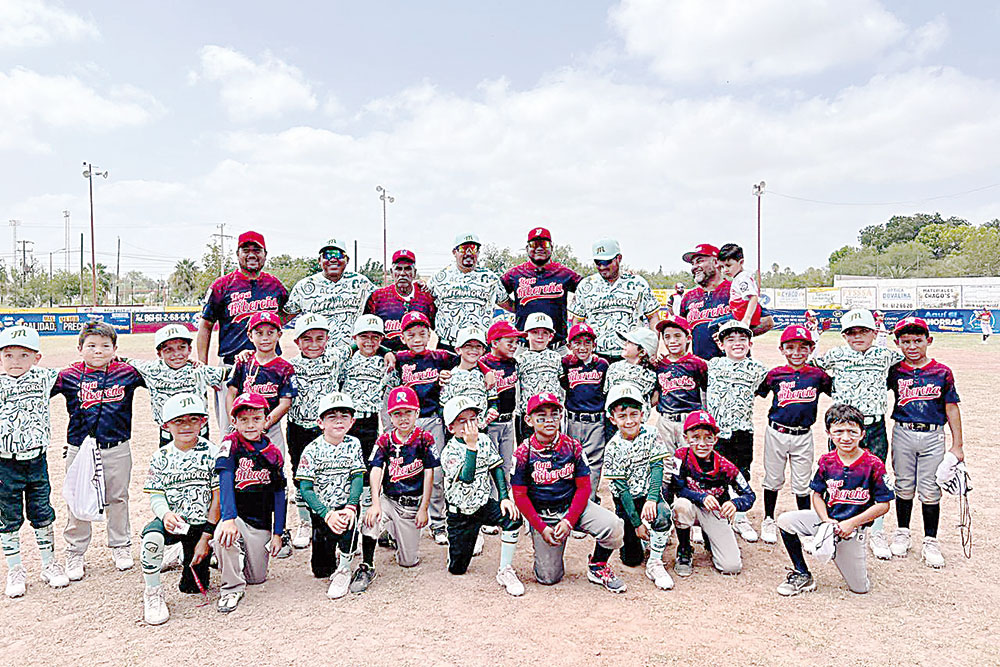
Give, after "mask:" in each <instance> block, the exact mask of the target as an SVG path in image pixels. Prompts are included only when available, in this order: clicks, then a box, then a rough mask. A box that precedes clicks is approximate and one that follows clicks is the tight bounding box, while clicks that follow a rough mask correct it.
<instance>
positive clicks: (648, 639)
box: [0, 333, 1000, 666]
mask: <svg viewBox="0 0 1000 667" xmlns="http://www.w3.org/2000/svg"><path fill="white" fill-rule="evenodd" d="M839 343H840V336H839V335H838V334H835V333H827V334H825V335H824V336H823V338H822V340H821V342H820V349H821V350H825V349H827V348H829V347H832V346H834V345H836V344H839ZM992 343H993V344H991V345H989V346H985V347H984V346H982V345H980V344H979V339H978V337H976V336H955V335H952V336H944V335H942V336H939V337H938V338H937V340H936V341H935V343H934V345H933V347H932V351H933V352H934V353H935V354H936V355H937V356H938V358H940V359H941V360H942V361H943V362H945V363H947V364H948V365H950V366H951V367H952V368H953V369H954V370H955V374H956V377H957V381H958V388H959V392H960V394H961V397H962V399H963V402H962V411H963V416H964V420H965V440H966V451H967V453H968V463H969V468H970V471H971V475H972V477H973V482H974V486H975V490H974V492H973V493H972V495H971V497H972V512H973V531H974V551H973V555H972V559H971V560H966V558H965V557H964V556H963V555H962V553H961V546H960V543H959V536H958V530H957V528H956V523H957V519H958V511H957V503H956V500H955V498H954V497H951V496H946V498H945V500H944V502H943V508H942V517H941V530H940V537H941V543H942V548H943V551H944V554H945V557H946V559H947V567H946V568H945V569H943V570H940V571H933V570H931V569H929V568H927V567H925V566H924V565H923V564H922V563H921V562H920V561H919V559H918V557H919V547H917V553H916V554H914V553H913V552H912V551H911V555H910V557H909V558H907V559H898V560H893V561H889V562H881V561H878V562H876V561H875V560H874V559H873V558H871V557H870V555H869V572H870V576H871V580H872V584H873V588H872V592H871V593H869V594H867V595H854V594H852V593H850V592H849V591H848V590H847V588H846V586H845V585H844V584H843V581H842V580H841V578H840V576H839V574H838V573H837V571H836V568H835V567H834V566H833V565H832V564H827V565H822V566H817V567H815V568H814V575H815V576H816V579H817V582H818V584H819V588H818V590H817V591H816V592H814V593H811V594H807V595H802V596H799V597H796V598H793V599H785V598H782V597H780V596H779V595H778V594H777V593H775V587H776V586H777V585H778V584H779V583H780V582H781V581H782V580H783V578H784V574H785V568H786V566H787V565H788V561H787V558H786V556H785V553H784V549H783V548H782V547H781V545H780V544H779V545H775V546H767V545H764V544H763V543H760V542H758V543H757V544H753V545H747V544H745V543H741V548H742V551H743V559H744V568H743V573H742V574H740V575H739V576H736V577H726V576H722V575H720V574H718V573H716V572H715V571H714V570H713V568H712V567H711V563H710V561H709V559H708V555H707V554H706V553H705V552H704V550H702V549H700V548H699V549H696V556H695V568H696V569H695V574H694V576H692V577H690V578H687V579H679V578H677V577H675V581H676V582H677V585H676V588H675V589H674V590H672V591H658V590H656V589H655V588H654V587H653V585H652V583H651V582H649V581H648V580H647V579H646V578H645V576H644V570H643V568H626V567H624V566H622V565H621V563H620V562H619V561H618V559H617V555H616V556H615V558H614V559H613V561H612V565H613V566H614V567H615V568H616V570H617V571H619V572H620V574H621V576H622V577H624V579H625V581H626V582H627V584H628V592H627V593H625V594H623V595H612V594H610V593H606V592H604V591H603V590H601V589H599V588H598V587H596V586H594V585H593V584H590V583H588V582H587V579H586V574H585V567H586V558H587V555H588V554H589V552H590V551H591V550H592V549H593V540H590V539H587V540H570V544H569V547H568V549H567V567H566V570H567V575H566V578H565V579H564V581H563V582H561V583H560V584H558V585H556V586H552V587H543V586H540V585H539V584H537V583H535V582H534V580H533V579H532V576H531V572H532V570H531V558H532V552H531V542H530V539H529V538H528V537H527V536H526V535H522V537H521V541H520V544H519V549H518V552H517V555H516V557H515V561H514V565H515V569H516V570H517V572H518V575H519V576H520V577H521V580H522V581H524V582H525V585H526V588H527V592H526V594H525V595H524V596H523V597H521V598H511V597H509V596H507V595H506V594H505V593H504V592H503V591H502V589H500V588H499V587H498V586H497V585H496V583H495V581H494V579H493V575H494V573H495V571H496V566H497V559H498V557H499V546H500V545H499V539H498V537H492V538H489V539H488V541H487V546H486V550H485V552H484V553H483V555H482V556H480V557H478V558H475V559H474V560H473V563H472V566H471V568H470V570H469V572H468V574H467V575H465V576H462V577H454V576H451V575H449V574H448V573H447V571H446V569H445V559H446V550H445V549H444V548H442V547H439V546H436V545H435V544H434V543H433V541H431V540H430V539H425V540H424V541H423V543H422V544H421V555H422V558H423V562H422V563H421V565H420V566H419V567H417V568H414V569H412V570H402V569H401V568H399V567H398V566H396V565H395V563H394V562H393V560H392V555H391V553H390V552H388V551H385V550H382V549H380V550H379V551H378V553H377V554H376V567H377V570H378V574H379V576H378V578H377V579H376V581H375V582H374V584H373V585H372V587H371V588H370V589H369V591H368V592H367V593H365V594H364V595H361V596H349V597H347V598H344V599H342V600H339V601H331V600H328V599H327V598H326V586H327V584H326V582H325V581H318V580H316V579H314V578H313V577H312V575H311V573H310V571H309V565H308V551H296V552H295V554H294V556H293V557H292V558H290V559H288V560H280V561H279V560H272V566H271V570H270V575H269V576H270V578H269V580H268V581H267V582H266V583H264V584H263V585H261V586H255V587H251V588H250V589H249V591H248V594H247V596H246V598H244V601H243V602H242V604H241V605H240V607H239V609H238V610H237V611H236V612H235V613H233V614H230V615H223V614H219V613H218V612H216V611H215V601H216V599H217V597H218V585H219V581H218V573H217V572H216V571H213V575H212V588H211V590H210V595H211V602H210V604H209V605H208V606H198V605H199V603H200V602H201V599H200V597H199V596H187V595H183V594H181V593H179V592H178V591H177V589H176V585H177V581H178V579H179V574H178V572H176V571H174V572H169V573H166V574H164V585H165V587H166V589H167V591H168V593H167V603H168V605H169V607H170V612H171V619H170V621H169V622H168V623H167V624H166V625H163V626H160V627H149V626H146V625H145V623H144V622H143V621H142V574H141V571H140V569H139V567H138V548H137V546H136V547H135V548H134V553H135V556H136V559H137V565H136V568H135V569H133V570H131V571H128V572H124V573H120V572H117V571H115V569H114V567H113V565H112V562H111V558H110V552H109V551H108V550H107V548H106V541H105V535H104V532H103V530H102V528H103V527H102V526H98V530H96V531H95V538H94V542H93V544H92V546H91V549H90V551H89V552H88V554H87V558H88V567H87V576H86V577H85V578H84V579H83V581H80V582H77V583H73V584H71V585H70V587H69V588H67V589H62V590H51V589H49V588H48V587H47V586H45V585H44V584H43V583H42V582H41V580H40V578H39V574H38V573H39V568H40V564H39V560H38V554H37V550H36V549H35V545H34V537H33V536H32V534H31V532H30V528H29V527H28V526H25V528H24V529H23V532H22V551H23V553H24V561H25V565H26V567H27V568H28V572H29V587H28V592H27V595H26V596H25V597H23V598H20V599H16V600H9V599H7V598H6V597H0V619H2V620H0V656H2V659H0V660H2V662H3V663H6V664H20V665H29V664H31V665H33V664H60V665H61V664H71V663H74V664H80V663H82V664H150V663H159V664H174V665H179V664H188V663H197V664H213V665H214V664H224V663H231V662H235V661H240V662H243V663H245V664H253V663H260V664H274V665H284V664H309V663H312V664H323V663H329V662H333V661H334V660H336V661H337V662H339V663H341V664H357V663H361V662H366V663H370V664H393V665H400V666H402V665H417V664H436V665H479V664H503V665H512V664H517V663H520V662H536V663H549V664H623V665H624V664H627V665H631V666H635V665H673V664H700V665H728V664H746V665H809V664H815V665H838V666H843V665H866V664H880V665H913V664H931V663H933V664H936V665H974V664H998V663H1000V648H998V647H997V644H996V642H995V641H994V640H993V637H992V635H993V632H994V628H993V627H991V626H992V625H993V623H992V622H990V621H989V619H990V618H994V619H995V618H996V617H995V616H994V614H996V609H997V608H998V607H1000V565H998V563H1000V558H998V555H1000V554H998V544H997V543H998V540H997V538H996V537H995V534H996V532H997V531H998V530H1000V512H998V506H997V502H996V500H997V498H996V493H995V491H994V489H992V488H990V486H989V484H990V482H994V481H995V480H996V474H995V471H996V470H997V469H998V468H1000V449H998V447H997V445H996V441H995V440H994V438H995V437H996V423H997V421H998V419H1000V407H998V402H995V401H997V395H996V389H997V388H996V383H995V381H993V380H990V378H996V377H997V375H998V373H1000V341H992ZM776 346H777V336H776V334H774V333H772V334H768V335H767V336H765V337H762V338H761V339H760V340H758V341H756V345H755V347H754V355H755V356H756V357H757V358H759V359H760V360H761V361H763V362H764V363H765V364H766V365H768V366H769V367H770V366H773V365H776V364H777V363H778V362H779V360H780V355H779V354H778V352H777V349H776ZM289 347H293V346H289ZM43 348H44V349H43V353H44V355H45V356H44V358H43V360H42V363H43V364H44V365H47V366H53V367H55V366H60V365H65V364H66V363H68V362H70V361H72V360H73V359H75V357H76V350H75V341H74V340H71V339H69V338H45V339H43ZM120 350H121V352H122V353H123V354H126V355H130V356H133V355H134V356H136V357H143V356H152V336H151V335H133V336H126V337H124V338H123V339H122V340H121V341H120ZM828 403H829V400H828V399H826V397H824V401H823V403H822V404H821V409H825V407H826V406H827V405H828ZM755 412H756V415H757V431H758V437H757V449H756V457H755V462H754V467H753V482H752V484H753V486H754V489H755V490H756V491H757V492H758V502H757V504H756V505H755V507H754V508H753V510H752V511H751V512H750V516H751V519H752V520H753V522H754V523H755V525H758V526H759V523H760V520H761V516H762V501H761V500H760V478H761V475H762V467H761V459H762V452H761V448H762V443H763V435H762V432H763V428H764V421H763V420H764V416H765V414H766V404H765V403H764V401H758V404H757V408H756V411H755ZM52 422H53V434H54V437H53V446H52V448H51V450H50V452H49V469H50V474H51V478H52V488H53V505H54V506H55V508H56V511H57V513H58V515H59V517H58V518H57V520H56V526H57V529H56V542H57V555H58V557H60V558H62V552H63V542H62V538H61V531H62V527H63V525H64V523H65V513H66V509H65V504H64V502H63V501H62V497H61V488H62V481H63V476H64V474H63V473H64V466H63V460H62V447H61V446H60V444H59V443H62V442H64V436H65V432H66V410H65V407H64V403H63V401H62V399H56V400H55V401H54V402H53V407H52ZM214 437H215V434H214V433H213V438H214ZM816 440H817V452H818V453H819V452H822V451H825V443H824V441H822V439H821V437H820V436H819V435H817V438H816ZM132 442H133V456H134V469H133V476H132V487H131V490H132V493H131V498H132V504H131V516H132V531H133V535H134V537H133V539H134V540H136V544H137V542H138V539H139V538H138V535H139V531H140V530H141V528H142V526H143V525H145V523H146V522H147V521H148V520H149V519H150V518H151V517H152V512H151V511H150V509H149V504H148V502H147V501H146V498H145V496H144V495H143V494H142V483H143V481H144V479H145V474H146V470H147V465H148V462H149V458H150V456H151V455H152V453H153V451H154V449H155V447H156V428H155V426H154V424H153V423H152V420H151V417H150V412H149V403H148V394H146V393H145V391H144V390H140V391H139V392H138V394H137V400H136V409H135V420H134V431H133V440H132ZM602 495H603V497H604V499H605V500H604V503H605V505H609V506H610V496H609V494H608V492H607V490H606V489H605V490H604V491H603V493H602ZM793 507H794V502H793V499H792V498H791V496H790V492H787V491H785V492H783V493H782V494H781V496H780V499H779V505H778V509H779V512H780V511H783V510H785V509H792V508H793ZM914 514H915V516H914V520H913V526H914V528H915V529H916V530H915V533H917V534H919V533H920V525H921V522H920V516H919V510H918V511H915V512H914ZM886 527H887V528H888V529H892V528H894V527H895V514H894V512H893V511H890V513H889V514H888V515H887V517H886ZM917 542H919V540H917ZM675 548H676V547H675V545H671V547H668V550H667V554H666V555H665V560H666V563H667V567H668V568H671V567H672V565H673V561H674V554H673V550H674V549H675ZM991 610H992V611H991Z"/></svg>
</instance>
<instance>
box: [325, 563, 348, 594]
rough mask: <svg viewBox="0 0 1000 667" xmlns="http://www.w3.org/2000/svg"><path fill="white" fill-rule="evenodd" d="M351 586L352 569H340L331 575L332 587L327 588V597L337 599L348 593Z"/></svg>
mask: <svg viewBox="0 0 1000 667" xmlns="http://www.w3.org/2000/svg"><path fill="white" fill-rule="evenodd" d="M350 586H351V571H350V570H349V569H338V570H337V571H336V572H334V573H333V575H332V576H331V577H330V587H329V588H328V589H326V597H328V598H330V599H331V600H337V599H340V598H342V597H344V596H345V595H347V592H348V590H349V589H350Z"/></svg>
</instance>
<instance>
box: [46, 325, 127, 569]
mask: <svg viewBox="0 0 1000 667" xmlns="http://www.w3.org/2000/svg"><path fill="white" fill-rule="evenodd" d="M77 340H78V346H79V350H80V356H81V357H82V360H81V361H78V362H76V363H74V364H71V365H70V366H68V367H67V368H64V369H63V370H61V371H60V372H59V377H58V379H57V380H56V383H55V385H54V386H53V387H52V395H53V396H55V395H57V394H62V395H63V396H64V397H65V398H66V410H67V412H69V426H68V428H67V432H66V442H67V449H66V469H67V470H68V469H69V467H70V466H71V465H72V464H73V461H74V460H75V459H76V455H77V454H78V453H79V452H80V445H82V444H83V441H84V439H85V438H87V437H93V438H94V440H96V443H97V448H98V450H100V453H101V464H102V466H103V469H104V493H105V499H106V502H107V508H106V516H107V523H108V528H107V530H108V546H109V547H110V548H111V557H112V559H113V560H114V563H115V567H116V568H117V569H119V570H128V569H130V568H131V567H132V566H133V565H135V560H133V558H132V526H131V523H130V522H129V514H128V485H129V480H130V479H131V477H132V449H131V444H130V440H131V438H132V400H133V398H134V396H135V390H136V388H137V387H142V386H145V382H144V381H143V379H142V376H141V375H139V371H137V370H136V369H135V368H134V367H133V366H131V365H129V364H126V363H124V362H121V361H118V360H117V359H115V354H116V352H117V349H118V334H117V333H116V332H115V330H114V328H113V327H111V326H110V325H108V324H105V323H104V322H93V321H92V322H87V323H86V324H84V325H83V327H82V328H81V329H80V334H79V337H78V339H77ZM91 534H92V532H91V523H90V521H82V520H80V519H77V518H76V517H75V516H73V513H72V512H69V513H68V514H67V517H66V529H65V530H64V531H63V538H64V539H65V540H66V576H68V577H69V580H70V581H79V580H80V579H83V575H84V570H85V568H86V562H85V559H84V554H85V553H86V552H87V547H89V546H90V538H91Z"/></svg>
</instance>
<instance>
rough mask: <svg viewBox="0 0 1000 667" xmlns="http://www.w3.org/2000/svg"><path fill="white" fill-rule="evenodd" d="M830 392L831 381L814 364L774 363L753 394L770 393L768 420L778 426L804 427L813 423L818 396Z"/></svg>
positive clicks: (831, 388) (764, 394)
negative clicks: (780, 364)
mask: <svg viewBox="0 0 1000 667" xmlns="http://www.w3.org/2000/svg"><path fill="white" fill-rule="evenodd" d="M831 391H833V380H831V379H830V376H829V375H827V374H826V373H824V372H823V371H822V370H820V369H818V368H816V367H815V366H803V367H802V368H799V369H795V368H792V367H791V366H778V367H777V368H772V369H771V370H769V371H768V372H767V375H766V376H765V377H764V381H763V382H761V384H760V387H759V388H758V390H757V395H758V396H764V397H766V396H767V395H768V393H772V394H774V398H773V399H772V401H771V409H770V410H769V411H768V413H767V417H768V419H770V420H771V421H773V422H775V423H776V424H781V425H782V426H791V427H793V428H805V427H809V426H812V425H813V424H815V423H816V408H817V406H818V405H819V395H820V394H827V395H829V394H830V392H831Z"/></svg>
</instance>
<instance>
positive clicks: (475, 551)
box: [472, 533, 486, 556]
mask: <svg viewBox="0 0 1000 667" xmlns="http://www.w3.org/2000/svg"><path fill="white" fill-rule="evenodd" d="M484 546H486V538H484V537H483V534H482V533H479V534H478V535H476V546H474V547H472V555H473V556H478V555H479V554H481V553H483V547H484Z"/></svg>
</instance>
